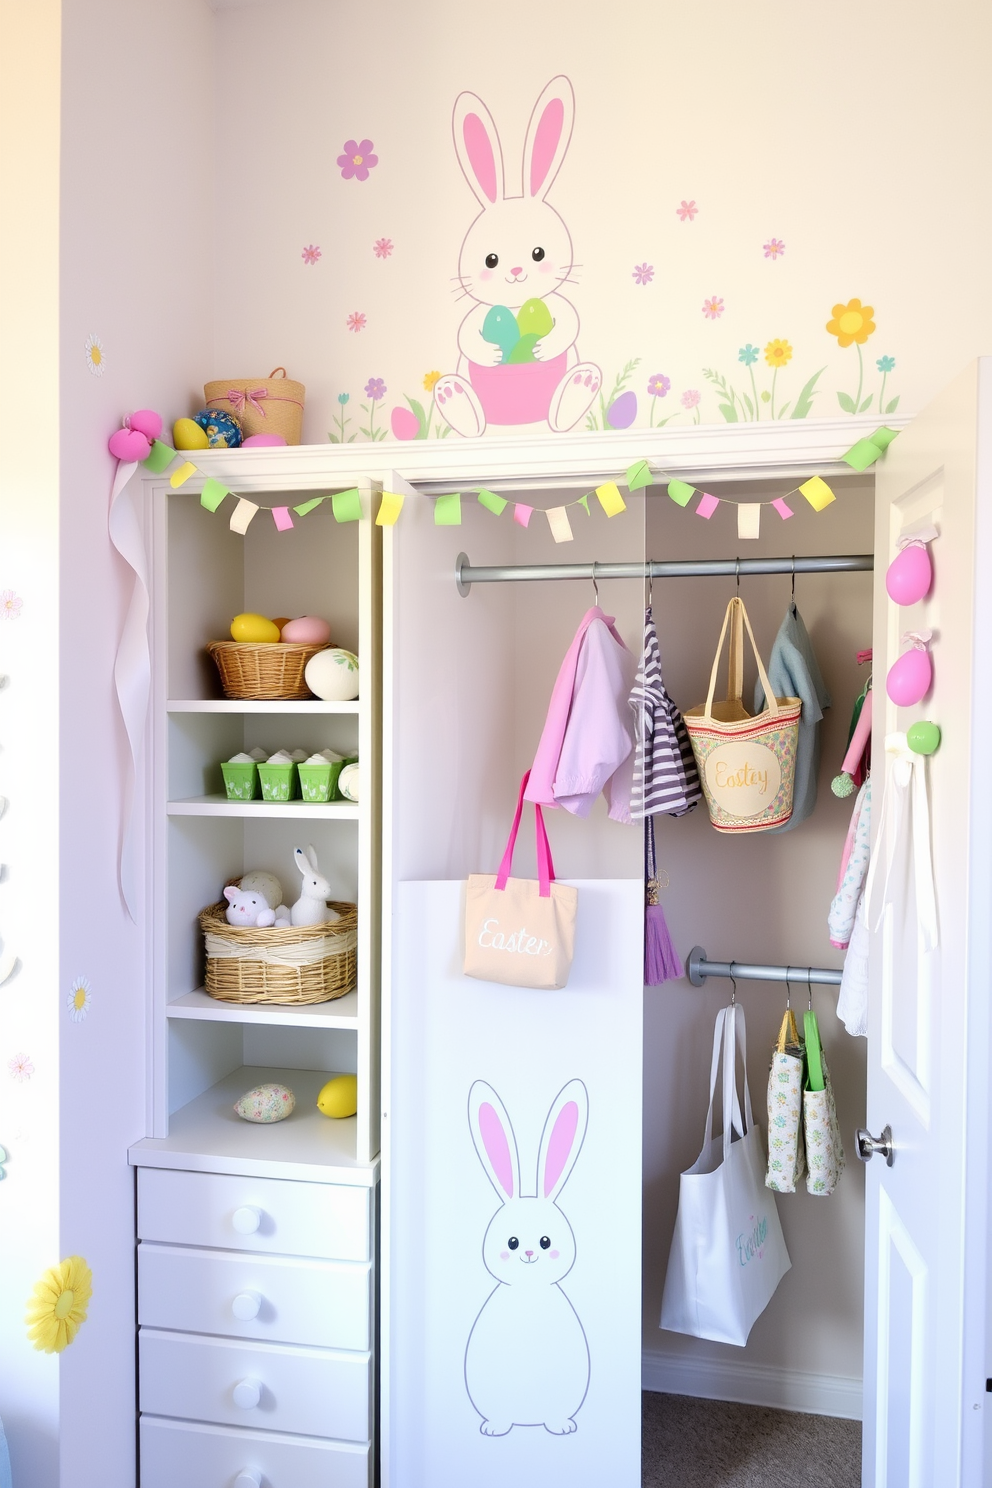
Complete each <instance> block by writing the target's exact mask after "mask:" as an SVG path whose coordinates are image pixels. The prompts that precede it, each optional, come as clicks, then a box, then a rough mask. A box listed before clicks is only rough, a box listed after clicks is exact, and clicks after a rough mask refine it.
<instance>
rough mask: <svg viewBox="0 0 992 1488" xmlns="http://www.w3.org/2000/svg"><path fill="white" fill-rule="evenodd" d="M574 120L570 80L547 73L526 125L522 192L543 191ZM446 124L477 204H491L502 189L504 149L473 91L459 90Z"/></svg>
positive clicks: (556, 167)
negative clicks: (548, 81)
mask: <svg viewBox="0 0 992 1488" xmlns="http://www.w3.org/2000/svg"><path fill="white" fill-rule="evenodd" d="M574 122H575V94H574V92H573V91H572V84H571V83H570V82H569V80H568V78H567V77H565V76H564V75H560V76H559V77H556V78H552V79H551V81H550V83H549V84H548V86H547V87H546V88H545V89H544V92H543V93H542V94H541V96H540V98H539V99H538V100H537V102H536V104H535V105H534V110H533V112H532V114H531V116H530V123H529V124H528V125H527V137H526V139H525V141H524V155H523V175H522V182H521V184H522V187H523V195H524V196H528V197H535V196H540V197H544V196H547V194H548V191H549V190H550V188H551V184H552V182H553V181H554V179H555V177H556V176H557V174H558V172H559V170H560V169H561V163H562V161H563V160H564V159H565V155H566V152H567V150H568V146H569V141H570V140H571V138H572V125H573V123H574ZM451 128H452V133H453V135H454V140H455V153H456V154H457V156H458V163H459V165H460V166H461V168H462V174H463V175H464V177H465V179H466V181H467V182H468V184H469V186H470V187H471V188H472V191H473V192H474V194H475V196H476V198H477V200H478V202H479V204H480V205H481V206H482V207H489V206H492V205H493V204H494V202H496V201H498V200H500V199H501V198H503V197H504V196H505V194H506V185H505V177H504V172H503V150H502V147H501V145H500V142H499V132H498V130H497V128H496V125H495V124H494V123H493V116H492V114H491V113H490V112H489V110H488V109H487V108H486V105H485V104H484V103H483V102H482V99H481V98H477V97H476V95H475V94H474V93H459V95H458V97H457V98H456V99H455V107H454V112H453V114H452V119H451Z"/></svg>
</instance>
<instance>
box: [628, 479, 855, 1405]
mask: <svg viewBox="0 0 992 1488" xmlns="http://www.w3.org/2000/svg"><path fill="white" fill-rule="evenodd" d="M687 478H690V479H691V477H687ZM791 484H792V483H791V482H773V483H762V484H760V485H758V484H734V485H727V486H725V487H723V488H722V490H721V488H718V487H716V486H712V487H708V489H712V490H713V491H714V492H716V493H717V494H723V495H725V496H727V497H729V498H730V499H732V500H742V501H757V500H766V501H767V500H768V499H769V497H770V496H775V495H780V494H783V493H784V491H785V490H786V489H787V488H788V486H789V485H791ZM832 486H833V489H834V490H835V492H836V493H837V498H838V499H837V501H836V502H835V503H834V504H833V505H831V506H829V507H828V508H827V509H826V510H825V511H823V512H821V513H820V514H818V515H817V514H815V513H814V512H813V511H812V510H811V509H809V508H808V507H807V506H806V504H805V502H804V501H803V500H802V498H801V497H795V498H793V499H792V500H790V502H789V504H790V506H793V507H794V508H795V515H794V516H793V517H792V518H791V519H789V520H788V521H786V522H782V521H781V520H780V519H779V517H778V516H777V515H776V514H775V512H774V511H772V510H771V508H769V507H765V509H764V511H763V514H762V516H763V520H762V531H761V537H760V539H759V540H757V541H746V542H743V543H740V542H738V540H737V535H736V530H735V524H734V523H733V521H732V518H731V519H730V520H728V517H729V515H730V514H729V513H728V512H727V511H726V509H725V508H721V509H720V511H719V512H718V513H717V514H716V516H715V517H714V519H713V520H712V521H710V522H704V521H698V520H694V519H693V518H692V517H691V515H689V513H687V512H683V511H679V510H677V509H676V508H675V507H674V506H673V505H672V503H671V501H669V500H668V499H667V497H666V496H665V495H664V494H663V493H662V492H661V491H658V490H656V491H655V494H654V496H653V497H652V499H651V500H649V502H648V510H647V547H648V552H649V555H650V556H651V557H653V558H671V559H675V558H727V557H736V556H738V555H739V556H741V557H755V558H757V557H763V556H775V557H778V556H782V555H787V556H788V555H791V554H792V553H797V554H808V555H812V554H817V553H822V554H826V553H868V552H871V551H872V546H873V536H872V521H873V505H874V503H873V496H874V486H873V482H872V481H871V480H870V479H869V478H866V477H863V476H862V477H857V478H851V479H849V480H848V479H842V480H837V481H832ZM876 579H877V576H876ZM632 587H636V586H632ZM736 587H737V586H736V584H735V582H734V580H733V579H729V580H728V579H722V578H698V579H667V580H666V579H656V580H655V581H654V614H655V619H656V622H657V625H658V632H659V637H660V642H661V652H662V663H663V671H664V677H665V681H666V684H667V686H668V688H669V691H670V692H671V694H672V696H673V697H674V698H675V700H676V701H677V702H678V703H679V705H680V706H681V707H683V708H685V707H690V706H692V705H694V704H696V703H700V702H702V701H703V700H704V698H705V695H706V683H707V680H708V677H709V671H710V667H711V665H712V661H713V654H714V650H715V647H716V642H717V637H718V635H719V632H720V626H721V623H722V619H723V613H724V610H725V607H726V603H727V601H728V599H729V598H730V597H731V595H732V594H734V593H735V592H736ZM791 590H792V581H791V578H789V577H784V578H779V577H773V578H766V577H754V578H744V579H742V580H741V584H740V593H741V597H742V598H743V600H744V602H745V605H746V606H747V611H748V615H749V617H750V619H751V623H752V626H753V628H754V632H755V638H756V640H757V642H758V646H759V648H760V650H761V654H762V659H763V660H764V661H765V663H766V664H767V662H768V658H769V654H770V652H771V649H772V643H773V641H774V638H775V635H776V632H777V630H778V627H779V624H780V623H781V620H782V617H783V615H784V614H785V610H786V606H787V605H788V603H789V601H790V599H791ZM796 603H797V605H798V608H799V611H800V614H801V615H802V616H803V619H804V620H805V622H806V626H807V628H808V631H809V634H810V638H811V640H812V643H813V649H814V651H815V653H816V656H817V659H818V661H819V663H820V667H821V670H822V672H823V676H824V679H825V681H826V684H827V688H828V690H829V692H830V694H831V697H832V700H833V706H832V707H831V708H829V709H827V711H826V714H825V718H824V722H823V724H822V726H821V738H822V754H821V762H820V771H819V787H818V793H817V804H816V810H815V811H814V813H813V815H812V816H811V817H809V818H808V820H807V821H806V822H805V823H803V825H802V826H800V827H798V828H796V829H794V830H793V831H791V832H786V833H785V834H780V833H774V832H769V833H759V834H756V835H752V836H744V837H740V838H731V837H727V836H723V835H720V834H718V833H717V832H715V831H714V830H713V828H712V827H711V826H710V825H709V822H708V820H707V815H706V811H705V807H703V806H700V807H699V808H698V809H697V810H696V811H694V812H693V813H691V815H689V816H687V817H684V818H681V819H679V820H672V819H669V818H658V832H657V845H658V862H659V867H660V868H662V869H664V870H665V871H666V872H667V873H668V876H669V879H670V887H669V888H667V889H665V890H664V891H663V893H662V895H661V902H662V905H663V907H664V910H665V914H666V916H667V919H668V924H669V927H670V929H671V932H672V936H673V938H674V940H675V943H676V945H677V947H678V949H679V951H680V953H681V954H682V955H683V956H686V955H687V954H688V952H689V950H690V948H691V947H692V946H693V945H695V944H699V945H702V946H703V947H704V948H705V950H706V952H707V954H708V955H709V956H711V957H712V958H714V959H719V960H731V959H736V960H738V961H757V962H765V963H776V964H777V963H791V964H793V965H803V966H809V965H811V964H812V965H818V966H840V965H842V963H843V953H842V952H840V951H836V950H834V949H832V948H831V946H830V943H829V938H828V935H827V910H828V908H829V905H830V901H831V898H832V897H833V894H834V892H835V890H836V881H837V871H838V865H839V861H840V854H841V849H842V845H843V842H844V837H845V834H846V831H847V826H848V823H849V820H850V815H851V806H852V800H851V799H848V800H838V799H837V798H836V797H835V796H834V795H833V794H832V792H831V790H830V781H831V779H832V777H833V776H834V775H836V774H838V773H839V771H840V765H841V760H842V758H843V755H844V752H845V749H846V745H847V730H848V726H849V723H850V718H851V710H852V707H853V704H854V701H855V698H856V697H857V695H858V693H859V692H860V690H861V688H862V687H863V686H864V683H865V681H866V678H867V672H868V668H867V667H862V668H859V667H858V665H857V662H856V653H857V652H858V651H860V650H863V649H866V648H867V647H868V646H870V645H871V635H872V575H871V574H870V573H851V574H811V575H800V576H799V577H798V578H797V580H796ZM748 649H749V648H748V645H747V641H746V640H745V688H744V698H745V702H747V703H748V705H749V706H750V705H752V704H753V687H754V680H755V667H754V662H753V658H752V657H750V656H749V655H748ZM724 661H725V659H724ZM725 685H726V666H725V664H724V666H723V667H722V668H721V672H720V677H719V681H718V690H717V697H721V696H724V695H725V692H724V690H722V689H725ZM730 991H731V987H730V983H729V982H728V981H725V980H718V979H712V980H710V981H708V982H707V983H706V985H705V986H704V987H702V988H698V989H697V988H694V987H691V986H690V985H689V983H688V982H687V981H680V982H671V983H668V984H666V985H665V986H664V987H661V988H657V989H648V990H647V991H646V993H645V1045H644V1061H645V1063H644V1074H645V1081H644V1102H645V1109H644V1168H645V1195H644V1205H645V1209H644V1347H645V1381H646V1383H647V1384H648V1385H651V1384H654V1387H655V1388H662V1389H675V1390H677V1391H678V1393H688V1392H690V1391H691V1392H692V1393H696V1394H699V1395H713V1396H715V1397H719V1396H720V1395H723V1394H726V1395H727V1396H730V1397H733V1396H734V1395H735V1394H736V1395H737V1398H742V1399H748V1400H757V1401H761V1400H762V1392H763V1391H764V1392H765V1400H764V1403H768V1404H775V1403H793V1402H795V1403H799V1404H805V1405H806V1408H815V1407H816V1404H817V1402H819V1408H820V1409H824V1410H825V1411H827V1412H828V1413H829V1412H831V1411H832V1412H833V1413H836V1414H856V1413H857V1400H858V1387H859V1386H860V1380H861V1373H862V1333H863V1324H862V1294H863V1282H864V1259H863V1250H864V1177H863V1174H864V1169H863V1167H862V1165H861V1164H860V1163H859V1162H857V1160H856V1159H855V1156H854V1153H853V1150H852V1147H853V1140H852V1139H853V1133H854V1129H855V1127H857V1126H863V1125H864V1118H865V1054H866V1046H865V1041H864V1040H863V1039H854V1038H851V1037H850V1035H849V1034H848V1033H847V1032H846V1030H845V1029H844V1027H843V1025H842V1024H841V1023H840V1022H839V1021H838V1020H837V1018H836V1005H837V990H836V988H832V987H817V988H814V989H813V1006H814V1008H815V1009H816V1012H817V1016H818V1019H819V1022H820V1028H821V1032H822V1037H823V1042H824V1048H825V1050H826V1054H827V1058H828V1061H829V1064H830V1072H831V1076H832V1079H833V1083H834V1088H835V1092H836V1098H837V1107H838V1114H839V1118H840V1122H841V1127H842V1134H843V1139H844V1145H845V1150H846V1154H847V1170H846V1172H845V1173H844V1175H843V1177H842V1179H841V1183H840V1186H839V1189H838V1191H837V1192H836V1194H835V1195H834V1196H833V1197H831V1198H822V1197H813V1196H811V1195H809V1194H807V1193H806V1192H805V1187H803V1189H802V1191H801V1192H800V1193H798V1194H796V1195H792V1196H786V1197H780V1198H779V1199H778V1201H777V1202H778V1209H779V1213H780V1215H781V1218H782V1226H783V1229H784V1232H785V1237H786V1243H787V1245H788V1249H789V1254H790V1256H791V1258H792V1270H791V1271H790V1272H789V1273H788V1275H787V1276H786V1277H785V1279H784V1280H783V1282H782V1284H781V1286H780V1287H779V1289H778V1291H777V1292H776V1294H775V1296H774V1298H773V1299H772V1302H771V1305H770V1306H769V1307H768V1309H767V1311H766V1312H765V1313H764V1314H763V1315H762V1316H761V1317H760V1318H759V1319H758V1321H757V1323H756V1324H755V1326H754V1330H753V1332H752V1333H751V1337H750V1339H749V1341H748V1344H747V1347H746V1349H743V1350H741V1349H737V1348H732V1347H730V1346H728V1345H723V1344H716V1343H708V1342H703V1341H701V1340H698V1339H693V1338H687V1337H683V1336H682V1335H680V1334H676V1333H668V1332H661V1331H659V1328H658V1316H659V1312H660V1308H661V1296H662V1290H663V1287H664V1281H665V1269H666V1265H667V1261H668V1249H669V1244H670V1241H671V1235H672V1230H673V1227H674V1223H675V1212H676V1207H677V1204H678V1193H679V1173H680V1172H681V1171H682V1170H683V1169H685V1168H687V1167H689V1166H690V1164H691V1163H693V1162H694V1161H695V1159H696V1157H697V1155H698V1152H699V1147H700V1143H701V1140H702V1131H703V1124H704V1120H705V1115H706V1099H705V1094H704V1087H705V1084H706V1074H707V1070H708V1067H709V1058H710V1049H711V1043H712V1035H713V1020H714V1017H715V1015H716V1011H717V1009H718V1008H719V1007H721V1006H722V1005H724V1004H725V1003H726V1002H728V1001H729V999H730ZM738 1000H739V1002H740V1003H741V1004H742V1005H743V1007H744V1008H745V1010H746V1013H747V1035H748V1071H749V1078H750V1083H751V1091H752V1097H753V1098H754V1102H755V1105H756V1107H757V1108H758V1109H757V1111H756V1114H758V1115H759V1116H760V1120H761V1124H762V1128H763V1130H765V1129H766V1116H765V1109H764V1108H765V1089H766V1085H767V1078H768V1065H769V1059H770V1052H771V1048H772V1044H773V1041H774V1039H775V1037H776V1035H777V1032H778V1026H779V1023H780V1021H781V1017H782V1013H783V1011H784V1007H785V988H784V987H782V986H774V985H771V984H768V983H760V982H759V983H755V982H741V983H739V984H738ZM806 1006H807V990H806V987H805V985H797V986H794V987H793V1007H794V1008H795V1009H796V1012H797V1016H798V1017H799V1018H800V1019H801V1016H802V1010H803V1009H804V1008H805V1007H806ZM800 1026H801V1024H800ZM749 1375H750V1377H749ZM759 1376H760V1378H761V1380H762V1381H763V1382H764V1383H759V1382H758V1380H759ZM801 1376H806V1377H807V1378H806V1381H805V1388H804V1387H803V1384H802V1382H801V1380H800V1378H799V1377H801Z"/></svg>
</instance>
